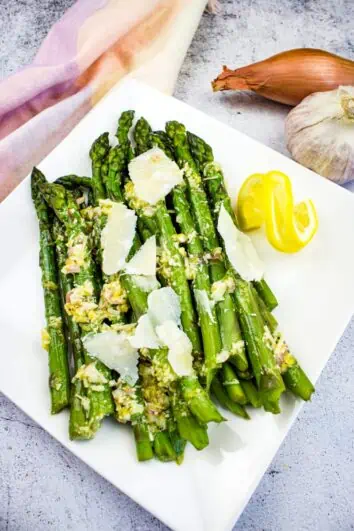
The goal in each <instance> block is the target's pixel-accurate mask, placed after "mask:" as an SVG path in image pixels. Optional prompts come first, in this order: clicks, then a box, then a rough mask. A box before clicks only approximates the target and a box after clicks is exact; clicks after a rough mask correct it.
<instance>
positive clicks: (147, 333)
mask: <svg viewBox="0 0 354 531" xmlns="http://www.w3.org/2000/svg"><path fill="white" fill-rule="evenodd" d="M129 342H130V344H131V345H132V347H135V348H160V346H161V344H160V342H159V338H158V337H157V335H156V333H155V329H154V326H153V324H152V322H151V320H150V317H149V316H148V314H145V315H142V316H141V317H140V319H139V321H138V324H137V327H136V329H135V333H134V334H133V335H132V336H131V337H130V338H129Z"/></svg>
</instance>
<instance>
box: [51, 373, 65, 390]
mask: <svg viewBox="0 0 354 531" xmlns="http://www.w3.org/2000/svg"><path fill="white" fill-rule="evenodd" d="M62 385H63V382H62V379H61V377H60V376H59V375H58V374H56V373H55V372H54V373H53V374H51V376H50V378H49V387H50V388H51V389H55V391H60V389H61V388H62Z"/></svg>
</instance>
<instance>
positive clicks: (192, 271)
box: [184, 256, 200, 280]
mask: <svg viewBox="0 0 354 531" xmlns="http://www.w3.org/2000/svg"><path fill="white" fill-rule="evenodd" d="M199 263H200V261H199V258H198V256H189V257H187V256H186V257H185V259H184V267H185V271H186V276H187V279H188V280H194V279H195V277H196V274H197V270H198V266H199Z"/></svg>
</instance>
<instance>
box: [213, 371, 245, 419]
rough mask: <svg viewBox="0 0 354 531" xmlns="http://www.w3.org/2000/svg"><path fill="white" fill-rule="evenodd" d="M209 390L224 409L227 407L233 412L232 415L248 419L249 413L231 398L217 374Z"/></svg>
mask: <svg viewBox="0 0 354 531" xmlns="http://www.w3.org/2000/svg"><path fill="white" fill-rule="evenodd" d="M211 390H212V391H213V393H214V395H215V398H216V399H217V400H218V402H219V403H220V404H221V405H222V406H223V407H224V408H225V409H228V410H229V411H231V413H234V415H237V416H238V417H242V418H244V419H249V415H248V413H247V411H246V410H245V409H244V407H243V406H241V404H238V403H237V402H234V401H233V400H231V398H230V397H229V395H228V394H227V392H226V391H225V388H224V386H223V385H222V383H221V382H220V380H219V378H218V376H217V375H216V376H215V378H214V380H213V382H212V384H211Z"/></svg>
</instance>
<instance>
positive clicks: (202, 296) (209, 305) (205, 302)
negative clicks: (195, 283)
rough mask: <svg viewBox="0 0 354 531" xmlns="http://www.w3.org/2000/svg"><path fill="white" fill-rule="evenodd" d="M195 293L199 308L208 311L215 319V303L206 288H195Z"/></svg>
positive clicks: (212, 318)
mask: <svg viewBox="0 0 354 531" xmlns="http://www.w3.org/2000/svg"><path fill="white" fill-rule="evenodd" d="M194 295H195V300H196V302H197V305H198V306H199V308H201V309H202V310H204V311H205V312H207V314H208V315H209V317H210V319H211V320H212V321H213V320H214V315H213V307H214V304H215V303H214V301H211V300H210V299H209V297H208V294H207V292H206V291H205V289H195V290H194Z"/></svg>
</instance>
